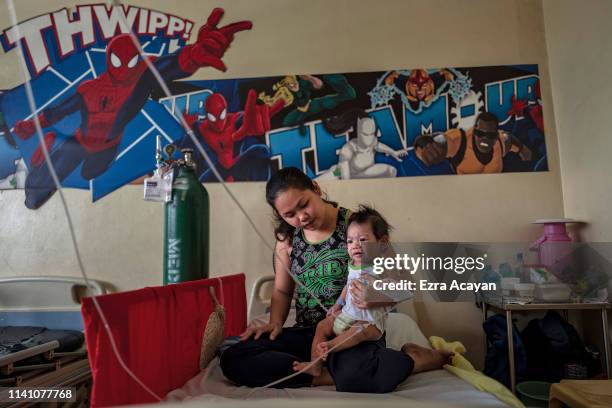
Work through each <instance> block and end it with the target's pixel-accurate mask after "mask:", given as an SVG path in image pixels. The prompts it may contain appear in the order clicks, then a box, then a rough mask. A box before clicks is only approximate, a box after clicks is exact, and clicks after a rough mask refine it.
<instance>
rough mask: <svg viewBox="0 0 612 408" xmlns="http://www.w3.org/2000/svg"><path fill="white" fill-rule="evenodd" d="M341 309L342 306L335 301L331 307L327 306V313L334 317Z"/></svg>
mask: <svg viewBox="0 0 612 408" xmlns="http://www.w3.org/2000/svg"><path fill="white" fill-rule="evenodd" d="M341 311H342V306H340V305H339V304H337V303H335V304H334V305H333V306H332V307H330V308H329V310H328V311H327V315H328V316H334V317H336V316H338V315H339V314H340V312H341Z"/></svg>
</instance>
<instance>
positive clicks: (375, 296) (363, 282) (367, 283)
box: [349, 273, 395, 309]
mask: <svg viewBox="0 0 612 408" xmlns="http://www.w3.org/2000/svg"><path fill="white" fill-rule="evenodd" d="M374 280H375V278H374V277H373V276H372V275H370V274H367V273H362V274H361V278H360V279H359V280H357V279H355V280H353V281H352V282H351V287H350V288H349V291H350V292H351V296H352V302H353V305H354V306H355V307H357V308H359V309H371V308H373V307H386V306H393V305H394V304H395V303H394V302H392V301H391V300H390V299H389V298H388V297H387V296H385V295H384V294H382V293H380V292H378V291H377V290H376V289H374V287H373V286H372V285H373V283H374Z"/></svg>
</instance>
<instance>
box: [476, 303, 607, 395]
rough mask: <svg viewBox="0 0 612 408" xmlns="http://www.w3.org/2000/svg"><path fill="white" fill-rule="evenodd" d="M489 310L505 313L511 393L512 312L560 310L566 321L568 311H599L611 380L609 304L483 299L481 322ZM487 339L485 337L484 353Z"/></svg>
mask: <svg viewBox="0 0 612 408" xmlns="http://www.w3.org/2000/svg"><path fill="white" fill-rule="evenodd" d="M489 308H493V309H498V310H502V311H504V312H506V325H507V326H506V331H507V336H508V360H509V361H508V363H509V366H510V384H511V389H512V392H513V393H515V392H516V391H515V390H516V369H515V367H514V344H513V340H512V312H513V311H517V312H518V311H520V312H524V311H530V310H562V311H564V317H565V319H566V320H567V311H568V310H601V327H602V330H603V339H604V358H605V361H606V373H607V374H608V378H610V379H612V366H611V362H610V339H609V331H608V309H609V308H610V303H607V302H600V303H526V304H517V303H507V302H504V301H501V300H496V299H495V300H493V299H484V300H483V302H482V316H483V321H485V320H487V311H488V309H489ZM486 345H487V338H486V336H485V352H486Z"/></svg>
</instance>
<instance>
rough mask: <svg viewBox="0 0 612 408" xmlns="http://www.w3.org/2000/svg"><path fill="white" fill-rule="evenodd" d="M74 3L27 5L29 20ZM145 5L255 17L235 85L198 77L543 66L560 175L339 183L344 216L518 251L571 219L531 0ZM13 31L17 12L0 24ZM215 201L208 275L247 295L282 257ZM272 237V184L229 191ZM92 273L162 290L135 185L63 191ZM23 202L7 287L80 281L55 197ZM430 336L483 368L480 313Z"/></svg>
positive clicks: (13, 212) (158, 251)
mask: <svg viewBox="0 0 612 408" xmlns="http://www.w3.org/2000/svg"><path fill="white" fill-rule="evenodd" d="M62 4H73V3H64V2H60V1H50V0H46V1H44V2H39V1H27V2H25V1H20V2H17V12H18V14H19V17H20V20H24V19H26V18H29V17H32V16H35V15H37V14H40V13H42V12H43V11H49V10H54V9H57V8H60V6H61V5H62ZM138 4H142V5H145V6H147V7H151V8H156V9H160V10H164V11H171V12H172V13H174V14H177V15H179V16H184V17H189V18H191V19H193V20H195V21H197V22H198V23H200V22H202V21H203V20H204V19H205V18H206V16H207V15H208V13H209V11H210V10H211V9H212V7H214V6H217V5H220V6H222V7H224V8H225V9H226V17H225V20H224V21H228V22H231V21H236V20H241V19H251V20H252V21H253V23H254V29H253V30H252V31H251V32H248V33H241V34H238V35H237V37H236V41H235V43H234V45H232V48H231V49H230V50H229V51H228V53H227V55H226V57H225V61H226V63H227V66H228V67H229V70H228V72H227V73H226V74H225V75H221V74H219V73H218V72H215V71H212V70H200V71H199V72H198V73H197V75H196V76H195V78H225V77H227V78H231V77H246V76H270V75H279V74H288V73H326V72H356V71H371V70H386V69H391V68H411V67H412V68H414V67H443V66H459V67H460V66H478V65H503V64H519V63H537V64H539V66H540V73H541V78H542V81H541V82H542V91H543V99H544V108H545V112H544V113H545V124H546V141H547V149H548V152H549V167H550V171H548V172H545V173H525V174H503V175H472V176H461V177H456V176H438V177H421V178H400V179H389V180H374V181H366V180H364V181H347V182H329V183H325V184H324V185H323V187H324V189H325V190H326V191H327V192H328V194H329V196H330V197H331V198H332V199H334V200H337V201H339V202H340V203H341V204H342V205H344V206H348V207H353V206H355V205H356V204H357V203H359V202H363V201H366V202H371V203H374V204H375V205H376V206H377V208H378V209H380V210H381V211H382V212H383V213H384V214H385V215H387V216H388V218H389V220H390V222H391V223H392V224H393V225H395V227H396V232H395V236H394V239H395V240H397V241H408V240H421V241H499V242H503V241H518V240H529V239H532V238H535V237H536V236H537V235H538V232H539V231H538V229H537V228H534V227H532V226H530V225H529V224H528V223H529V221H531V220H533V219H535V218H541V217H559V216H563V215H564V212H563V202H562V192H561V178H560V171H559V161H558V155H557V151H558V150H557V137H556V132H555V126H554V117H553V110H552V103H551V97H550V89H551V87H550V81H549V74H548V61H547V49H546V45H545V39H544V25H543V15H542V8H541V3H540V2H539V1H529V0H499V1H489V0H453V1H442V0H432V1H412V0H410V1H408V0H395V1H390V0H387V1H378V2H374V1H359V0H356V1H348V0H344V1H342V0H335V1H329V0H325V1H324V0H311V1H309V2H300V1H297V0H291V1H287V0H259V1H250V0H233V1H214V2H213V1H178V2H173V3H172V4H170V3H168V2H162V1H148V2H144V1H143V2H139V3H138ZM8 25H9V23H8V18H7V15H6V13H2V14H1V15H0V26H1V27H7V26H8ZM16 67H17V65H16V58H15V53H14V52H11V53H9V54H8V55H0V87H2V88H10V87H13V86H15V85H17V84H19V83H20V82H21V81H20V80H19V77H18V71H17V68H16ZM207 188H208V189H209V191H210V195H211V201H212V205H211V214H212V218H211V237H212V242H211V255H212V260H211V272H212V273H213V274H214V275H221V274H228V273H234V272H245V273H246V274H247V283H248V284H250V283H252V282H253V280H254V279H255V278H256V277H257V276H260V275H263V274H269V273H271V268H270V259H271V252H270V251H268V250H267V249H266V248H265V246H264V245H263V244H262V243H261V242H259V239H258V238H257V236H256V235H255V234H254V232H253V231H252V230H251V229H250V227H249V226H248V224H247V222H246V220H245V219H244V217H242V216H241V215H240V214H239V213H238V211H237V209H236V206H235V205H234V204H233V203H232V202H231V201H230V200H229V198H228V196H227V195H226V194H225V193H224V192H222V191H221V189H220V188H219V186H215V185H211V186H207ZM231 188H232V190H233V191H234V192H235V193H236V195H237V197H238V199H239V200H241V202H242V204H243V205H244V206H245V208H246V209H247V211H248V212H249V214H250V215H251V216H252V217H253V219H254V220H255V223H256V224H257V225H258V227H259V228H261V229H262V230H264V231H265V233H266V235H267V236H268V237H270V241H271V237H272V233H271V231H272V229H271V225H270V211H269V209H268V208H267V207H266V204H265V200H264V185H263V183H237V184H235V185H232V186H231ZM66 195H67V197H68V201H69V206H70V208H71V211H72V214H73V217H74V220H75V226H76V233H77V237H78V239H79V242H80V244H81V248H82V251H83V255H84V261H85V265H86V268H87V270H88V271H89V273H90V275H91V276H92V277H94V278H97V279H101V280H105V281H107V282H110V283H112V284H113V285H115V286H116V287H117V288H118V289H120V290H127V289H133V288H139V287H143V286H146V285H158V284H160V283H161V281H162V276H161V265H162V258H161V255H162V216H163V213H162V210H161V207H159V206H158V205H156V204H151V203H145V202H143V201H142V198H141V197H142V189H141V187H136V186H128V187H124V188H123V189H121V190H120V191H118V192H116V193H113V194H112V195H111V196H110V197H107V198H104V199H103V200H101V201H100V202H98V203H95V204H91V203H90V197H89V193H86V192H81V191H74V190H69V191H66ZM23 198H24V194H23V191H8V192H7V191H5V192H0V214H2V217H1V218H0V252H1V254H0V276H9V275H11V276H12V275H33V274H34V275H43V274H62V275H78V273H79V272H78V270H77V266H76V263H75V260H74V253H73V250H72V247H71V244H70V241H69V237H68V233H67V229H66V222H65V219H64V215H63V213H62V211H61V207H60V204H59V200H58V197H57V196H55V197H53V198H52V199H51V200H50V201H49V202H48V203H47V204H46V205H44V206H43V207H42V208H41V209H40V210H37V211H30V210H27V209H26V208H25V207H24V206H23ZM419 308H420V313H421V314H422V316H423V328H424V331H425V332H426V334H427V335H431V334H436V335H442V336H444V337H447V338H449V339H460V340H461V341H463V342H464V343H465V345H466V347H467V348H468V351H469V352H468V357H470V358H472V359H473V360H475V361H476V363H477V364H479V363H480V361H481V358H482V355H481V351H482V337H481V336H482V329H481V327H480V323H481V321H480V314H479V312H478V310H477V309H476V308H475V307H474V306H473V305H472V304H470V303H465V304H461V305H456V304H427V305H426V306H423V305H420V306H419Z"/></svg>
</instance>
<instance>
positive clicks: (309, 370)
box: [293, 361, 323, 377]
mask: <svg viewBox="0 0 612 408" xmlns="http://www.w3.org/2000/svg"><path fill="white" fill-rule="evenodd" d="M309 366H310V367H309ZM322 366H323V365H322V364H321V361H317V362H316V363H314V364H312V362H311V361H304V362H300V361H294V362H293V371H302V370H305V371H304V372H305V373H306V374H310V375H312V376H313V377H318V376H320V375H321V368H322Z"/></svg>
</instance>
